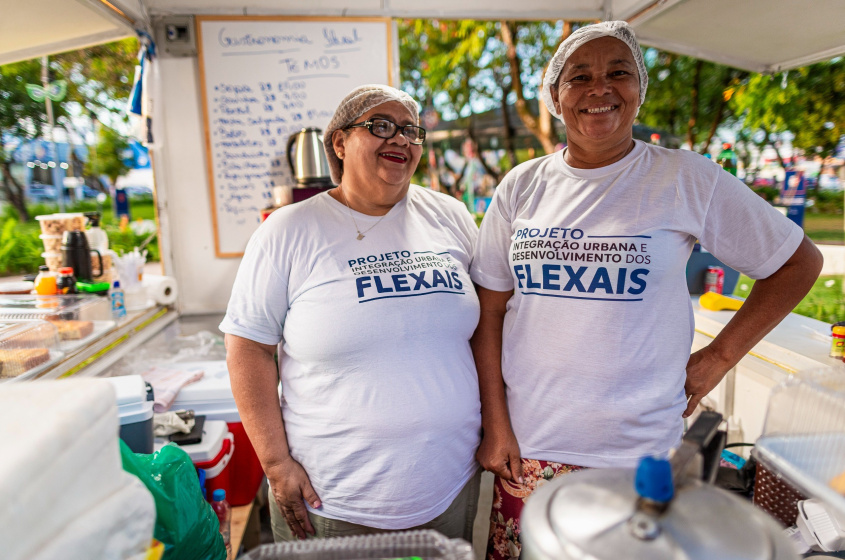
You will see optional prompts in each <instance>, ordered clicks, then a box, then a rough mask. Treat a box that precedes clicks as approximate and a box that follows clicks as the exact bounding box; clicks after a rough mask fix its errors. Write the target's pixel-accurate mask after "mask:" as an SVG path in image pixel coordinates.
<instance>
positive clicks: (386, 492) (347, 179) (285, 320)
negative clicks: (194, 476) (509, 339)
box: [220, 85, 481, 540]
mask: <svg viewBox="0 0 845 560" xmlns="http://www.w3.org/2000/svg"><path fill="white" fill-rule="evenodd" d="M418 122H419V115H418V112H417V104H416V102H415V101H414V100H413V99H412V98H411V97H410V96H408V95H407V94H405V93H403V92H401V91H398V90H396V89H393V88H390V87H386V86H381V85H368V86H362V87H359V88H357V89H355V90H353V91H352V92H351V93H350V94H349V95H347V96H346V98H345V99H343V101H341V103H340V106H339V107H338V108H337V110H336V111H335V114H334V117H333V118H332V120H331V122H330V123H329V125H328V128H327V130H326V133H325V148H326V153H327V156H328V159H329V164H330V167H331V171H332V180H333V181H334V182H335V183H337V185H338V186H337V188H335V189H334V190H332V191H329V192H326V193H323V194H320V195H318V196H315V197H313V198H310V199H308V200H306V201H304V202H301V203H299V204H294V205H291V206H287V207H284V208H281V209H280V210H277V211H276V212H274V213H273V214H272V215H271V216H270V217H269V218H268V219H267V221H266V222H264V223H263V224H262V225H261V227H259V229H258V230H257V231H256V233H255V235H253V237H252V239H251V240H250V242H249V245H248V246H247V249H246V253H245V255H244V259H243V262H242V264H241V267H240V270H239V271H238V276H237V279H236V281H235V285H234V288H233V290H232V297H231V300H230V302H229V307H228V311H227V314H226V318H225V319H224V321H223V323H222V324H221V326H220V329H221V330H222V331H224V332H225V333H227V336H226V342H227V348H228V364H229V371H230V375H231V379H232V390H233V392H234V395H235V399H236V401H237V405H238V409H239V411H240V415H241V419H242V421H243V423H244V427H245V428H246V430H247V432H248V434H249V437H250V440H251V441H252V443H253V444H254V446H255V449H256V452H257V453H258V456H259V458H260V460H261V463H262V466H263V467H264V472H265V473H266V474H267V479H268V481H269V483H270V487H271V489H272V495H273V497H274V498H275V500H270V502H271V513H272V517H273V532H274V535H275V538H276V540H292V539H295V538H297V537H298V538H305V537H306V536H307V535H315V536H317V537H331V536H341V535H353V534H365V533H371V532H380V531H389V530H402V529H410V528H422V527H426V528H433V529H436V530H438V531H440V532H441V533H443V534H446V535H448V536H450V537H461V538H464V539H467V540H470V539H471V534H472V522H473V519H474V517H475V511H476V502H477V497H478V465H477V463H476V461H475V459H474V453H475V450H476V448H477V447H478V443H479V431H480V425H481V416H480V403H479V397H478V385H477V376H476V370H475V365H474V362H473V359H472V353H471V350H470V347H469V339H470V337H471V336H472V333H473V331H474V329H475V326H476V324H477V322H478V317H479V307H478V298H477V296H476V294H475V290H474V289H473V286H472V282H471V281H470V279H469V275H468V273H467V271H468V267H469V263H470V256H471V255H472V252H473V248H474V245H475V237H476V232H477V228H476V226H475V224H474V222H473V220H472V218H471V216H470V215H469V213H468V212H467V211H466V208H465V207H464V206H463V205H462V204H461V203H460V202H459V201H457V200H455V199H454V198H451V197H449V196H447V195H444V194H440V193H436V192H433V191H430V190H427V189H424V188H421V187H419V186H417V185H412V184H411V183H410V181H411V176H412V175H413V173H414V170H415V169H416V167H417V164H418V163H419V161H420V156H421V154H422V150H423V147H422V144H423V142H424V141H425V130H424V129H422V128H420V127H419V126H418ZM279 343H280V344H281V346H280V351H279V369H280V375H281V384H282V397H281V407H280V406H279V398H278V393H277V391H276V386H277V382H278V379H277V369H276V366H275V363H274V360H273V355H274V353H275V352H276V347H277V346H276V345H277V344H279Z"/></svg>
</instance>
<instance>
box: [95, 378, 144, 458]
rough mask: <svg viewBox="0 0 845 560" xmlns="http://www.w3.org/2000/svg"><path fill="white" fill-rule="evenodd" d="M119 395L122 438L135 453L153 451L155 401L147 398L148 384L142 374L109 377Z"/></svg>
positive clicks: (118, 409)
mask: <svg viewBox="0 0 845 560" xmlns="http://www.w3.org/2000/svg"><path fill="white" fill-rule="evenodd" d="M106 381H108V382H109V383H111V385H112V387H114V392H115V394H116V395H117V414H118V416H119V417H120V439H122V440H123V441H124V442H126V445H128V446H129V449H131V450H132V451H133V452H134V453H152V452H153V401H148V400H147V385H146V384H145V383H144V379H143V378H142V377H141V376H140V375H126V376H122V377H107V378H106Z"/></svg>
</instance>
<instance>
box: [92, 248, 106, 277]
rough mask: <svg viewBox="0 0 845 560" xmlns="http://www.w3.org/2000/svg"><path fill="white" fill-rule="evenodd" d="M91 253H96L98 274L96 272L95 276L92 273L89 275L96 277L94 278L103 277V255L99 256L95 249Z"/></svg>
mask: <svg viewBox="0 0 845 560" xmlns="http://www.w3.org/2000/svg"><path fill="white" fill-rule="evenodd" d="M91 252H92V253H97V260H98V261H100V272H98V273H97V274H94V273H93V272H92V273H91V276H94V277H96V276H102V275H103V273H104V271H103V255H101V254H100V251H98V250H97V249H91Z"/></svg>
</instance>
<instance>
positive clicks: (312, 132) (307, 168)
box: [287, 128, 332, 186]
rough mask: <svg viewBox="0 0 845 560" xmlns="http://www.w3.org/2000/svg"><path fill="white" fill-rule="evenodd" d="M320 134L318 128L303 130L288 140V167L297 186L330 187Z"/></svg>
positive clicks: (329, 177) (329, 176) (330, 180)
mask: <svg viewBox="0 0 845 560" xmlns="http://www.w3.org/2000/svg"><path fill="white" fill-rule="evenodd" d="M322 132H323V131H322V130H320V129H319V128H303V129H302V130H300V131H299V132H297V133H296V134H292V135H291V136H290V138H289V139H288V147H287V155H288V165H290V172H291V174H292V175H293V177H294V179H296V182H297V183H298V184H299V185H302V186H305V185H307V186H320V185H325V186H330V185H332V179H331V173H330V171H329V162H328V160H327V159H326V152H325V150H324V149H323V134H322ZM291 151H293V153H291Z"/></svg>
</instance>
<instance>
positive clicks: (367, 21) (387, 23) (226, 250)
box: [195, 16, 397, 258]
mask: <svg viewBox="0 0 845 560" xmlns="http://www.w3.org/2000/svg"><path fill="white" fill-rule="evenodd" d="M249 22H258V23H262V24H266V23H275V22H278V23H282V24H285V25H284V26H281V28H285V27H286V26H289V25H290V24H294V26H297V25H299V24H309V23H314V24H326V23H339V24H356V25H363V26H369V28H370V29H372V30H377V31H378V32H379V33H381V26H383V27H384V36H385V41H386V43H385V55H386V61H387V64H386V68H384V71H385V74H383V75H386V77H387V79H386V82H387V84H388V85H391V86H394V87H395V83H396V81H397V72H396V62H397V61H395V57H396V54H395V52H396V51H395V48H396V45H395V43H396V41H395V40H394V36H395V26H394V23H393V21H392V20H391V19H390V18H372V17H371V18H366V17H362V18H355V17H341V18H337V17H307V16H303V17H297V16H197V17H196V22H195V23H196V26H195V27H196V35H197V60H198V63H199V77H200V84H199V85H200V97H201V102H202V111H203V115H202V116H203V125H204V137H205V156H206V166H207V171H208V193H209V198H210V201H211V219H212V229H213V232H214V252H215V255H216V256H217V257H218V258H238V257H241V256H243V249H242V248H241V249H240V250H233V249H232V246H233V245H236V246H239V247H245V246H246V242H247V241H248V239H249V237H248V236H246V239H242V237H243V235H238V236H237V238H234V239H226V240H225V243H224V242H223V239H222V237H223V236H224V235H223V234H227V233H228V232H227V231H226V227H227V224H226V223H225V220H224V219H222V218H221V217H220V208H219V205H218V198H219V197H220V195H221V190H220V189H221V183H222V181H220V182H219V181H217V178H218V177H217V176H218V173H216V172H215V171H216V170H215V167H216V166H217V164H218V163H220V162H219V160H218V158H217V157H215V151H214V148H215V147H216V146H215V141H214V139H213V138H212V136H213V132H212V131H213V125H214V118H213V115H212V114H211V111H212V110H214V106H215V105H214V103H213V100H211V101H212V102H210V100H209V99H208V97H209V95H210V94H213V92H210V91H209V85H210V84H209V83H208V81H207V78H208V76H209V73H210V72H209V71H208V68H207V66H208V65H209V63H210V62H212V61H213V60H217V59H216V58H215V59H212V60H206V59H207V57H210V56H212V55H211V54H209V49H205V48H204V42H203V32H204V29H203V28H204V27H206V29H205V31H206V32H207V36H208V35H209V33H208V32H209V31H211V30H212V28H213V27H215V25H214V24H219V23H225V24H230V23H231V24H236V25H237V24H242V23H249ZM207 24H208V25H207ZM301 30H302V25H299V27H298V28H297V29H296V31H300V32H301ZM370 68H371V69H373V68H372V67H370ZM374 71H375V72H381V68H378V69H374ZM256 81H258V80H256ZM270 81H271V82H274V81H277V80H276V79H271V80H270ZM350 81H352V82H354V85H352V86H350V87H341V88H339V91H338V99H337V101H340V99H341V98H342V97H343V96H344V95H346V93H347V92H348V91H350V90H351V89H352V87H354V86H357V85H362V84H365V83H373V82H382V81H384V80H379V79H377V80H374V79H368V78H366V77H363V76H362V77H361V79H355V78H351V79H350ZM347 83H348V82H347ZM258 93H259V94H260V93H261V92H258ZM320 109H322V110H323V113H324V114H323V120H325V121H326V122H319V123H314V122H308V120H304V121H302V123H301V126H302V127H307V126H320V127H321V128H323V127H325V125H326V124H327V123H328V118H330V115H331V113H333V112H334V109H335V106H332V107H321V108H320ZM325 112H328V114H329V117H328V118H327V117H325ZM287 138H288V136H287V135H285V136H284V137H280V138H276V141H277V144H276V148H284V146H285V145H286V144H287ZM282 165H283V166H285V167H286V166H287V161H286V160H285V161H284V162H283V163H282ZM268 190H269V189H268ZM264 196H267V195H264ZM257 215H258V212H256V216H257ZM256 227H257V224H256ZM240 229H241V230H243V229H244V227H240ZM253 231H254V228H253Z"/></svg>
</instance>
